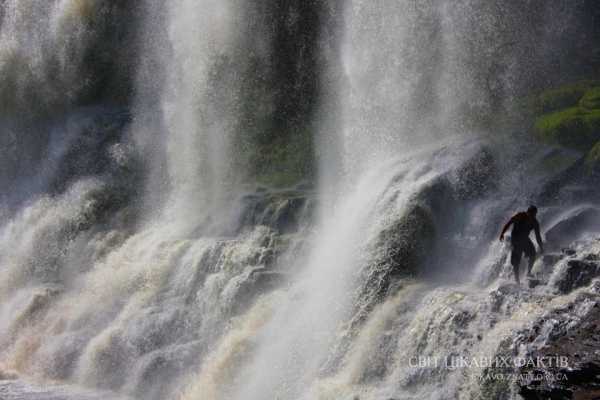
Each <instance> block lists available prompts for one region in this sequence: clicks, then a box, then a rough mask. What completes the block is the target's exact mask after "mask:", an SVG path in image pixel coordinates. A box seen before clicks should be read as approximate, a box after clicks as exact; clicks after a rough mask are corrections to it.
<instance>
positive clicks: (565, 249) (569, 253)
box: [560, 248, 577, 256]
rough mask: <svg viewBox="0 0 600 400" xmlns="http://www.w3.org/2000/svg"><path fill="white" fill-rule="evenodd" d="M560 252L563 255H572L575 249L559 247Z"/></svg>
mask: <svg viewBox="0 0 600 400" xmlns="http://www.w3.org/2000/svg"><path fill="white" fill-rule="evenodd" d="M560 252H561V253H562V254H564V255H565V256H572V255H574V254H575V253H577V252H576V251H575V250H573V249H569V248H563V249H561V251H560Z"/></svg>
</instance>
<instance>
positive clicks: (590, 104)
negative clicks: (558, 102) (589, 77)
mask: <svg viewBox="0 0 600 400" xmlns="http://www.w3.org/2000/svg"><path fill="white" fill-rule="evenodd" d="M579 106H580V107H581V108H585V109H587V110H598V109H600V87H593V88H589V89H588V90H586V92H585V94H584V95H583V97H582V98H581V100H580V101H579Z"/></svg>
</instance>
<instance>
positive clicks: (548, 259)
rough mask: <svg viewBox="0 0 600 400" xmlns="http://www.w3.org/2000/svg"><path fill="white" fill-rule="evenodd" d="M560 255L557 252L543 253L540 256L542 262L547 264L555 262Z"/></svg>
mask: <svg viewBox="0 0 600 400" xmlns="http://www.w3.org/2000/svg"><path fill="white" fill-rule="evenodd" d="M561 258H562V257H561V256H560V255H558V254H545V255H544V256H543V257H542V262H543V263H544V264H547V265H554V264H556V263H557V262H558V261H559V260H560V259H561Z"/></svg>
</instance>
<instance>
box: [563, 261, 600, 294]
mask: <svg viewBox="0 0 600 400" xmlns="http://www.w3.org/2000/svg"><path fill="white" fill-rule="evenodd" d="M599 275H600V265H599V264H598V263H596V262H593V261H585V260H569V261H568V262H567V268H566V271H565V274H564V276H563V277H562V279H561V280H560V281H559V282H558V283H557V284H556V286H557V287H558V289H559V290H560V291H561V292H563V293H569V292H571V291H573V290H575V289H577V288H580V287H583V286H589V285H590V283H591V282H592V279H593V278H596V277H597V276H599Z"/></svg>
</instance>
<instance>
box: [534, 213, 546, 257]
mask: <svg viewBox="0 0 600 400" xmlns="http://www.w3.org/2000/svg"><path fill="white" fill-rule="evenodd" d="M533 229H534V230H535V240H536V241H537V244H538V246H540V252H541V253H542V254H544V246H542V235H541V234H540V224H539V222H538V221H537V220H536V221H535V226H534V228H533Z"/></svg>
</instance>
